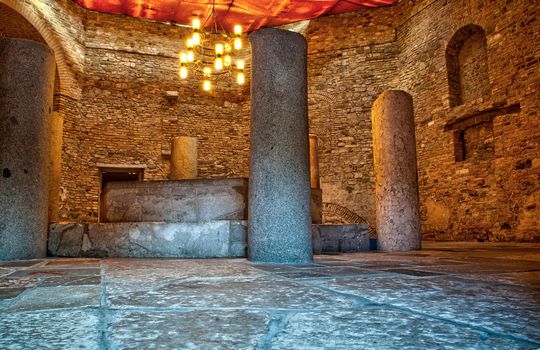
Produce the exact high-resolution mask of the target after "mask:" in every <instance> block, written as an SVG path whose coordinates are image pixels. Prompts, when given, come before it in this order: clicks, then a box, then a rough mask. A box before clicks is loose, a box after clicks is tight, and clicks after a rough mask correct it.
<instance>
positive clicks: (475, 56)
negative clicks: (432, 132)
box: [446, 24, 491, 107]
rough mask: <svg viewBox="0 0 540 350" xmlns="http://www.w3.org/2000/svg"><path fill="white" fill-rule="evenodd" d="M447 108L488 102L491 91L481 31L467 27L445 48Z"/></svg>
mask: <svg viewBox="0 0 540 350" xmlns="http://www.w3.org/2000/svg"><path fill="white" fill-rule="evenodd" d="M446 67H447V71H448V88H449V98H450V107H456V106H459V105H462V104H467V103H471V102H474V101H477V100H479V99H483V100H484V101H485V100H487V99H489V97H490V95H491V88H490V83H489V69H488V57H487V40H486V33H485V31H484V29H483V28H482V27H480V26H477V25H474V24H469V25H466V26H464V27H462V28H461V29H459V30H458V31H457V32H456V33H455V34H454V35H453V36H452V38H451V39H450V42H449V43H448V46H447V48H446Z"/></svg>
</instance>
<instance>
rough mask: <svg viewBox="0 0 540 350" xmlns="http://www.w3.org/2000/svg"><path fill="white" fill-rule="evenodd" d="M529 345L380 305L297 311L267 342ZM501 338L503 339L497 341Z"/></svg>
mask: <svg viewBox="0 0 540 350" xmlns="http://www.w3.org/2000/svg"><path fill="white" fill-rule="evenodd" d="M484 338H487V340H488V341H489V342H490V344H491V345H492V346H493V347H490V349H507V350H510V349H531V350H532V349H534V347H533V345H532V344H529V343H526V342H520V341H518V340H511V339H501V338H500V337H493V336H488V335H485V334H482V333H481V332H479V331H477V330H474V329H469V328H466V327H462V326H459V325H455V324H451V323H448V322H443V321H439V320H434V319H429V318H425V317H421V316H418V315H413V314H410V313H406V312H402V311H399V310H388V309H381V308H368V309H359V310H335V311H322V312H299V313H296V314H291V315H290V316H289V318H288V319H287V323H286V327H284V328H283V329H281V330H280V331H279V332H278V333H277V334H276V335H275V337H274V339H273V340H272V342H271V348H272V349H273V350H278V349H284V350H288V349H310V350H326V349H333V350H339V349H343V350H353V349H370V350H386V349H402V350H417V349H456V350H457V349H459V350H462V349H484V348H486V347H485V346H484V341H485V339H484ZM501 340H504V343H499V341H501Z"/></svg>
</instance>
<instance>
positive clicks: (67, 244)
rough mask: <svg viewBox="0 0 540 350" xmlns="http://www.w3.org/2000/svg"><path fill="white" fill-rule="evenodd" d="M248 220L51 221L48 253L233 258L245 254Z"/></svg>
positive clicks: (126, 256) (95, 255)
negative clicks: (53, 222) (76, 222)
mask: <svg viewBox="0 0 540 350" xmlns="http://www.w3.org/2000/svg"><path fill="white" fill-rule="evenodd" d="M246 234H247V223H246V221H242V220H219V221H207V222H198V223H165V222H114V223H88V224H52V225H50V231H49V242H48V247H49V255H52V256H63V257H81V256H84V257H99V258H104V257H116V258H236V257H244V256H246V246H247V244H246V242H247V236H246Z"/></svg>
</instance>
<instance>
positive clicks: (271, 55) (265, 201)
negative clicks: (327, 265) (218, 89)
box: [248, 28, 313, 264]
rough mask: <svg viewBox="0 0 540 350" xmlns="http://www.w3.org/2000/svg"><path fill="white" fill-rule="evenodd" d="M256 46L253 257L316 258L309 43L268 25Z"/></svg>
mask: <svg viewBox="0 0 540 350" xmlns="http://www.w3.org/2000/svg"><path fill="white" fill-rule="evenodd" d="M249 38H250V41H251V50H252V78H251V103H252V107H251V135H250V137H251V140H250V142H251V144H250V147H251V148H250V152H251V153H250V164H249V171H250V175H249V200H248V205H249V210H248V213H249V225H248V230H249V235H248V237H249V240H248V253H249V254H248V255H249V259H250V260H251V261H255V262H268V263H293V264H294V263H309V262H311V261H312V258H313V252H312V248H311V218H310V186H309V182H310V179H309V137H308V114H307V112H308V110H307V68H306V61H307V59H306V58H307V43H306V40H305V38H304V37H303V36H302V35H300V34H298V33H294V32H290V31H286V30H282V29H276V28H266V29H261V30H258V31H255V32H253V33H252V34H251V35H250V36H249Z"/></svg>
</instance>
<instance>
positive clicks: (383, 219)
mask: <svg viewBox="0 0 540 350" xmlns="http://www.w3.org/2000/svg"><path fill="white" fill-rule="evenodd" d="M371 115H372V128H373V158H374V168H375V203H376V211H377V216H376V221H377V242H378V248H379V249H380V250H382V251H404V250H415V249H420V215H419V202H418V176H417V171H416V141H415V135H414V133H415V126H414V112H413V101H412V97H411V96H410V95H409V94H408V93H406V92H404V91H398V90H389V91H385V92H383V93H382V94H381V95H380V96H379V97H378V98H377V100H376V101H375V103H374V104H373V107H372V109H371Z"/></svg>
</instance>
